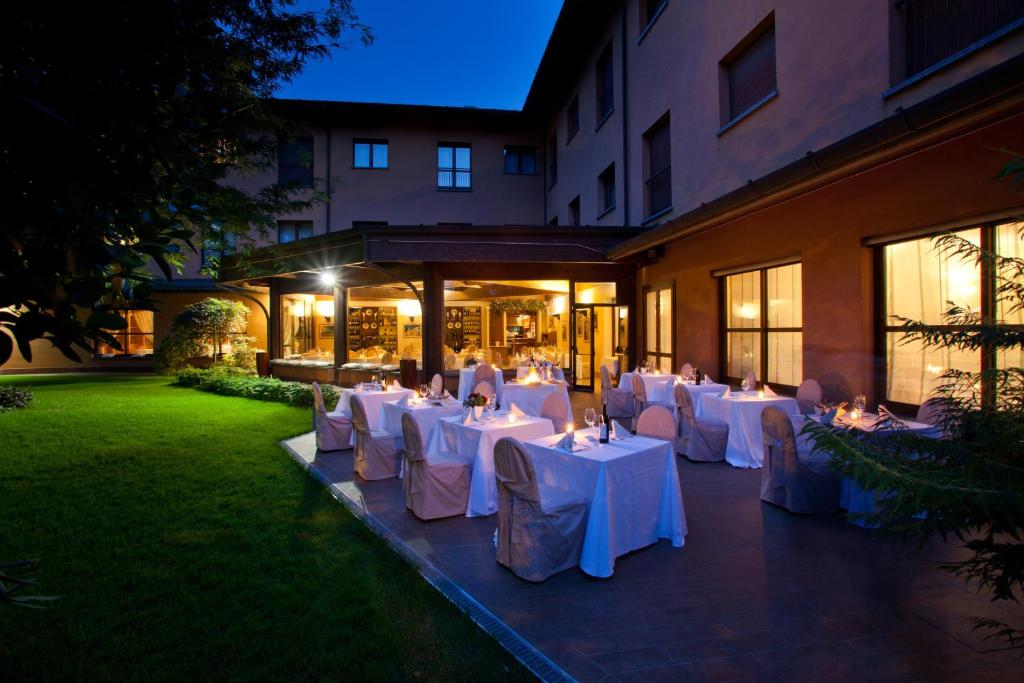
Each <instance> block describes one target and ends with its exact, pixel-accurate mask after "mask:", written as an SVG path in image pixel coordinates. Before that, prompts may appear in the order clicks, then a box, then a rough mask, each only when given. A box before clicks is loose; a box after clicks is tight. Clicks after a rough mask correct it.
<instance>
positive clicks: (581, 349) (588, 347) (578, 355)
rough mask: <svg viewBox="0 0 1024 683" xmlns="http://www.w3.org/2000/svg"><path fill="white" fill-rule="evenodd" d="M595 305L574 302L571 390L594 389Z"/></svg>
mask: <svg viewBox="0 0 1024 683" xmlns="http://www.w3.org/2000/svg"><path fill="white" fill-rule="evenodd" d="M594 309H595V307H594V306H592V305H587V304H574V305H573V307H572V319H573V332H572V334H573V337H572V345H571V347H570V349H571V352H572V353H571V356H572V358H571V361H572V375H573V390H574V391H593V390H594V320H595V317H594V313H595V310H594Z"/></svg>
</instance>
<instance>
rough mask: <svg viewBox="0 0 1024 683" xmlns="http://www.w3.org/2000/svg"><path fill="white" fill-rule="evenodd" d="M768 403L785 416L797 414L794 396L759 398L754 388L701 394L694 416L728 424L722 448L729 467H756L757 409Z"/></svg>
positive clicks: (760, 452)
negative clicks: (721, 393)
mask: <svg viewBox="0 0 1024 683" xmlns="http://www.w3.org/2000/svg"><path fill="white" fill-rule="evenodd" d="M768 406H775V407H776V408H779V409H780V410H782V412H784V413H786V414H787V415H799V414H800V408H799V406H798V405H797V402H796V399H795V398H790V397H788V396H773V397H767V396H766V397H764V398H759V397H758V395H757V392H756V391H734V392H731V395H730V396H728V397H725V396H715V395H714V394H702V395H701V397H700V403H699V404H698V405H697V410H696V415H697V417H705V418H711V419H714V420H719V421H721V422H725V423H726V424H728V425H729V442H728V445H727V446H726V449H725V460H726V462H728V463H729V464H730V465H732V466H733V467H752V468H758V467H761V464H762V463H763V462H764V440H763V438H762V436H761V412H762V411H763V410H764V409H765V408H767V407H768Z"/></svg>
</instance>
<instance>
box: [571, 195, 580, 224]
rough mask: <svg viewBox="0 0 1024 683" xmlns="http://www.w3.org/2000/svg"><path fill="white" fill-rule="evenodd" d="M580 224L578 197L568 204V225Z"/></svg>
mask: <svg viewBox="0 0 1024 683" xmlns="http://www.w3.org/2000/svg"><path fill="white" fill-rule="evenodd" d="M579 224H580V196H579V195H576V198H575V199H573V200H572V201H571V202H569V225H579Z"/></svg>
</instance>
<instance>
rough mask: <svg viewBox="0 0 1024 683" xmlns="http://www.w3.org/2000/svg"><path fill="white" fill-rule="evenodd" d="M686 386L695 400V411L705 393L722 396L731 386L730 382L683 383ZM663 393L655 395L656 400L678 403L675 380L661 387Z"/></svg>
mask: <svg viewBox="0 0 1024 683" xmlns="http://www.w3.org/2000/svg"><path fill="white" fill-rule="evenodd" d="M683 386H684V387H686V391H688V392H689V393H690V400H691V401H692V402H693V409H694V412H696V411H697V410H699V406H700V397H701V396H703V395H704V394H711V395H712V396H721V395H722V394H724V393H725V390H726V389H728V388H729V385H728V384H686V383H684V384H683ZM661 391H663V392H664V393H663V394H658V395H656V396H655V397H654V400H656V401H664V402H665V403H671V404H672V405H675V404H676V385H675V380H673V381H671V382H669V383H668V384H665V385H663V386H662V387H661Z"/></svg>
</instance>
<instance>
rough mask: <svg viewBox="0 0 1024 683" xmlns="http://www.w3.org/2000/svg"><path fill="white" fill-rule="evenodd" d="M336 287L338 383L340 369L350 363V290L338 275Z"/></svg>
mask: <svg viewBox="0 0 1024 683" xmlns="http://www.w3.org/2000/svg"><path fill="white" fill-rule="evenodd" d="M338 275H339V277H338V283H337V284H336V285H334V372H333V373H332V374H333V376H334V381H335V382H337V381H338V368H339V367H341V366H342V365H343V364H345V363H347V362H348V288H347V287H345V286H344V285H343V283H342V273H339V274H338Z"/></svg>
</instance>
